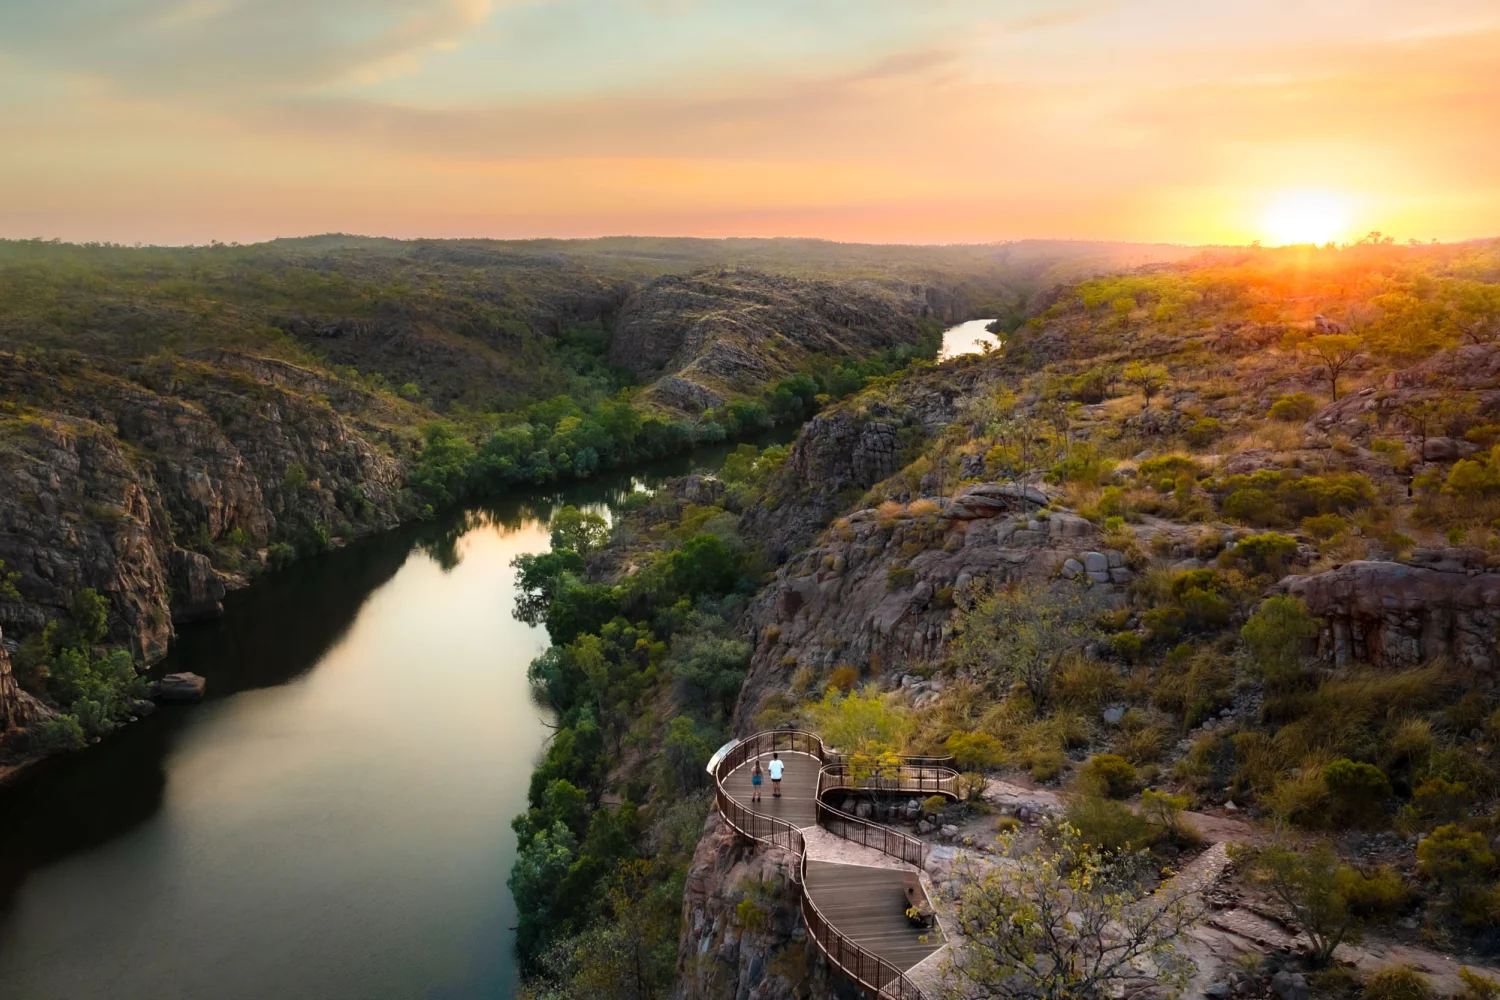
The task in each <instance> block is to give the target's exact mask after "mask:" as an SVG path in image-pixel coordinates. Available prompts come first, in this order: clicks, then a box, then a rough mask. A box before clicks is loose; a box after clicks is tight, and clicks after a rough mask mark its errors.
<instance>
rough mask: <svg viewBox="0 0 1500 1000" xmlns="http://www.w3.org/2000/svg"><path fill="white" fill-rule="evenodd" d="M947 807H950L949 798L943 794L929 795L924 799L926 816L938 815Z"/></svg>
mask: <svg viewBox="0 0 1500 1000" xmlns="http://www.w3.org/2000/svg"><path fill="white" fill-rule="evenodd" d="M946 808H948V800H947V799H946V798H944V797H943V796H941V795H929V796H928V797H927V798H925V799H923V800H922V814H923V815H924V816H937V815H939V814H940V813H941V812H942V811H943V810H944V809H946Z"/></svg>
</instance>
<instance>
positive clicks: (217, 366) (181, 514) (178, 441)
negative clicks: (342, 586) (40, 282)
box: [0, 353, 403, 662]
mask: <svg viewBox="0 0 1500 1000" xmlns="http://www.w3.org/2000/svg"><path fill="white" fill-rule="evenodd" d="M0 399H3V400H4V403H3V404H0V559H3V560H4V562H5V564H6V567H7V569H8V570H9V571H13V572H19V573H20V580H19V581H18V583H17V587H18V589H19V591H20V594H21V600H19V601H5V600H0V624H4V625H5V626H7V627H10V628H12V629H13V630H14V631H15V632H17V633H20V634H21V635H25V634H29V633H30V632H32V631H35V630H38V629H40V628H41V627H42V626H43V625H44V624H45V623H46V621H47V620H48V619H49V618H57V617H59V616H60V615H62V614H63V613H65V612H66V610H67V609H68V608H69V607H70V606H71V604H72V601H73V598H74V596H75V595H76V594H77V593H78V592H79V591H80V590H82V589H84V588H89V587H91V588H93V589H94V590H96V591H98V592H99V593H100V594H101V595H103V596H104V597H106V598H107V599H108V600H109V602H110V605H111V611H112V616H111V617H112V620H113V621H114V622H115V623H116V631H115V633H114V634H113V635H112V636H111V640H112V641H116V642H120V643H122V644H125V645H128V646H129V647H130V648H131V649H132V650H133V651H134V652H135V653H136V655H137V656H139V657H140V658H142V659H144V660H146V661H148V662H149V661H153V660H155V659H158V658H160V657H161V656H162V655H163V654H164V653H165V652H166V646H167V641H168V639H169V638H170V636H171V634H172V623H173V619H174V617H175V618H176V619H177V620H178V621H181V620H184V619H188V618H192V617H200V616H203V615H209V614H214V613H217V612H218V610H219V601H220V599H221V598H222V597H223V595H224V592H225V589H226V587H229V586H235V585H238V584H241V583H243V582H244V580H245V576H244V575H243V574H244V571H245V570H246V569H247V568H249V566H251V565H253V564H255V563H256V562H257V561H258V560H259V558H260V553H261V552H262V551H263V550H264V549H265V547H266V546H267V545H269V544H271V543H275V542H286V543H288V544H291V545H293V546H303V547H304V548H305V547H307V546H308V545H309V544H314V543H315V541H316V542H317V543H321V542H322V541H325V540H326V539H327V538H329V537H331V536H340V535H342V536H351V535H355V534H359V533H364V532H370V531H374V530H378V529H381V528H386V527H391V526H394V525H395V524H396V523H397V521H398V520H399V507H400V498H399V492H400V488H401V484H402V482H403V474H402V471H401V466H400V464H399V462H398V461H397V459H396V457H395V451H396V449H398V448H400V447H401V441H400V438H399V435H397V434H396V433H395V432H394V431H393V430H391V429H390V427H391V424H386V423H383V420H384V419H385V418H389V417H392V416H393V415H391V414H382V413H381V412H380V411H379V405H380V404H378V403H377V401H376V400H375V399H374V398H372V397H371V396H370V395H369V394H368V393H363V392H362V391H361V390H359V389H358V388H357V387H353V386H349V385H347V384H344V383H341V382H339V381H337V380H334V379H331V378H328V377H325V376H320V375H318V374H317V373H314V372H311V371H309V370H307V369H302V368H299V367H297V366H295V365H290V364H287V363H285V362H277V361H266V360H261V359H255V358H249V357H243V356H239V355H233V354H219V355H216V356H214V357H212V358H203V359H198V360H192V361H148V362H140V363H116V362H110V361H105V360H101V359H92V360H83V359H78V358H68V359H62V360H46V361H44V360H37V359H34V358H26V357H21V356H17V355H14V354H6V353H0Z"/></svg>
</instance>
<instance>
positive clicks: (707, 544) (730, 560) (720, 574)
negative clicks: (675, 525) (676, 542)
mask: <svg viewBox="0 0 1500 1000" xmlns="http://www.w3.org/2000/svg"><path fill="white" fill-rule="evenodd" d="M667 575H668V577H669V578H670V579H671V581H672V584H673V586H675V587H676V588H677V592H678V593H679V594H685V595H689V596H697V595H699V594H727V593H729V592H730V591H731V590H733V589H734V586H735V584H736V583H737V582H738V580H739V559H738V557H737V556H736V555H735V554H734V552H732V551H731V550H730V548H729V546H728V545H726V544H725V543H724V540H723V539H722V538H720V537H718V536H717V535H710V534H702V535H695V536H694V537H692V538H689V539H688V540H687V541H686V542H684V543H683V546H682V548H680V549H678V550H677V551H676V552H673V553H672V554H671V555H670V556H668V557H667Z"/></svg>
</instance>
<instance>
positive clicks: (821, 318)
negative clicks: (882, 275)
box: [609, 270, 951, 412]
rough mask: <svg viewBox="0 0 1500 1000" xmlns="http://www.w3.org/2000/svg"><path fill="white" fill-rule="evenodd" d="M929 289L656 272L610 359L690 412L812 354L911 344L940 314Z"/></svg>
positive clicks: (623, 312) (751, 387)
mask: <svg viewBox="0 0 1500 1000" xmlns="http://www.w3.org/2000/svg"><path fill="white" fill-rule="evenodd" d="M928 293H929V289H927V288H925V287H923V286H919V285H909V284H905V283H901V282H890V283H877V282H872V281H849V282H827V281H807V280H802V279H798V278H789V277H785V276H782V275H771V274H763V273H761V272H758V271H738V270H735V271H730V270H711V271H700V272H697V273H695V274H690V275H669V276H667V277H663V278H658V279H657V280H656V281H653V282H652V283H651V284H649V285H647V286H646V287H645V288H643V289H641V290H640V291H638V292H636V293H635V294H633V295H631V296H630V297H629V298H628V299H626V300H625V303H624V305H623V306H622V307H621V309H620V312H619V317H618V320H617V322H616V324H615V331H614V337H613V338H612V340H611V341H610V348H609V359H610V361H611V362H612V363H613V364H617V365H619V366H621V367H623V368H628V369H630V370H631V371H634V372H639V373H642V374H647V373H661V374H662V375H663V376H664V377H663V378H662V379H661V380H660V381H659V382H658V383H657V385H656V386H654V387H653V388H652V389H651V390H650V392H649V394H650V395H651V396H652V397H653V398H655V399H657V400H658V401H659V402H661V403H663V404H665V405H668V406H671V407H674V408H676V409H680V410H684V411H687V412H701V411H702V410H703V409H705V408H707V407H711V406H718V405H721V404H722V403H724V402H725V401H727V400H728V399H729V397H730V394H731V393H735V392H752V391H755V390H757V389H759V388H760V387H762V386H764V385H765V384H766V383H767V382H771V381H774V380H775V379H778V378H781V377H784V376H786V375H790V374H791V373H792V372H793V371H794V370H795V369H796V368H797V367H798V365H799V363H800V362H802V361H805V360H806V359H807V358H808V357H809V356H810V355H814V354H823V355H829V356H832V357H839V358H860V357H867V356H869V355H871V354H873V353H875V352H877V351H881V350H884V349H886V348H890V347H895V346H897V345H899V344H915V343H917V341H918V340H920V339H921V337H922V334H923V332H924V329H923V326H922V324H921V323H920V322H919V321H920V320H921V319H923V318H941V313H943V312H951V309H946V310H945V309H940V308H935V307H934V305H933V302H932V297H931V296H930V295H929V294H928Z"/></svg>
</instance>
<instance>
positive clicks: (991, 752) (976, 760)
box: [943, 733, 1005, 771]
mask: <svg viewBox="0 0 1500 1000" xmlns="http://www.w3.org/2000/svg"><path fill="white" fill-rule="evenodd" d="M943 749H945V750H947V751H948V753H949V755H950V756H952V757H953V760H954V763H956V764H957V765H958V767H959V768H960V769H961V770H964V771H983V770H986V769H988V768H994V767H998V766H1000V763H1001V762H1002V761H1003V760H1004V759H1005V747H1004V746H1002V745H1001V743H1000V741H999V740H997V739H995V737H993V736H991V735H990V734H989V733H954V734H953V735H952V736H949V737H948V738H947V739H946V740H945V741H943Z"/></svg>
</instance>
